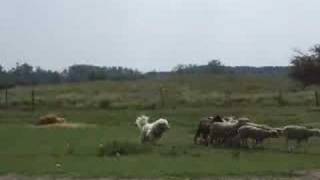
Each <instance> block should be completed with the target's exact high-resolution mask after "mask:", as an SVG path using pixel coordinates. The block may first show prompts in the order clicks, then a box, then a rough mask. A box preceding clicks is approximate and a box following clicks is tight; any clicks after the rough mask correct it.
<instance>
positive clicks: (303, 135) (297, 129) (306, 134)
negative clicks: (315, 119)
mask: <svg viewBox="0 0 320 180" xmlns="http://www.w3.org/2000/svg"><path fill="white" fill-rule="evenodd" d="M283 135H284V137H285V138H286V144H287V147H288V150H289V151H291V149H292V148H290V147H289V141H290V140H295V141H296V142H297V144H298V145H300V144H301V143H302V142H306V143H308V140H309V138H310V137H312V136H318V137H319V136H320V130H319V129H309V128H307V127H304V126H296V125H288V126H285V127H284V128H283Z"/></svg>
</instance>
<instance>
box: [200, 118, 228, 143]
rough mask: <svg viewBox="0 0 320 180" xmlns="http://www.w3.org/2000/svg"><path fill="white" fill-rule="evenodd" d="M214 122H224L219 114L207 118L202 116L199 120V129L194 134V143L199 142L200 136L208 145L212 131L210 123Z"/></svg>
mask: <svg viewBox="0 0 320 180" xmlns="http://www.w3.org/2000/svg"><path fill="white" fill-rule="evenodd" d="M214 122H223V120H222V118H221V117H220V116H219V115H214V116H210V117H206V118H202V119H201V120H200V122H199V125H198V129H197V131H196V134H195V136H194V144H197V143H198V138H199V137H200V138H201V140H202V141H204V144H206V145H208V142H207V139H208V135H209V132H210V125H211V124H212V123H214Z"/></svg>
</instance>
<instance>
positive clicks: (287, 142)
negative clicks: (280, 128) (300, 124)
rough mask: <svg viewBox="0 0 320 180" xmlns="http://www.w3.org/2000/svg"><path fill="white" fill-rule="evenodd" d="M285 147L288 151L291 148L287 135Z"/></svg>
mask: <svg viewBox="0 0 320 180" xmlns="http://www.w3.org/2000/svg"><path fill="white" fill-rule="evenodd" d="M286 148H287V150H288V152H291V151H292V148H291V147H290V144H289V138H287V137H286Z"/></svg>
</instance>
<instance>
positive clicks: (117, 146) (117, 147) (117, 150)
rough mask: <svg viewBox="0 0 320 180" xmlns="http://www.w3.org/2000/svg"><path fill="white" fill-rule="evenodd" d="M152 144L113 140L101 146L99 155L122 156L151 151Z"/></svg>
mask: <svg viewBox="0 0 320 180" xmlns="http://www.w3.org/2000/svg"><path fill="white" fill-rule="evenodd" d="M151 150H152V149H151V146H148V145H143V144H136V143H131V142H120V141H113V142H110V143H107V144H105V145H101V146H99V150H98V156H122V155H125V156H127V155H133V154H142V153H147V152H151Z"/></svg>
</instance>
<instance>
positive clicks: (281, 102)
mask: <svg viewBox="0 0 320 180" xmlns="http://www.w3.org/2000/svg"><path fill="white" fill-rule="evenodd" d="M278 104H279V105H280V106H283V105H284V100H283V95H282V91H281V90H280V91H279V94H278Z"/></svg>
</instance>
